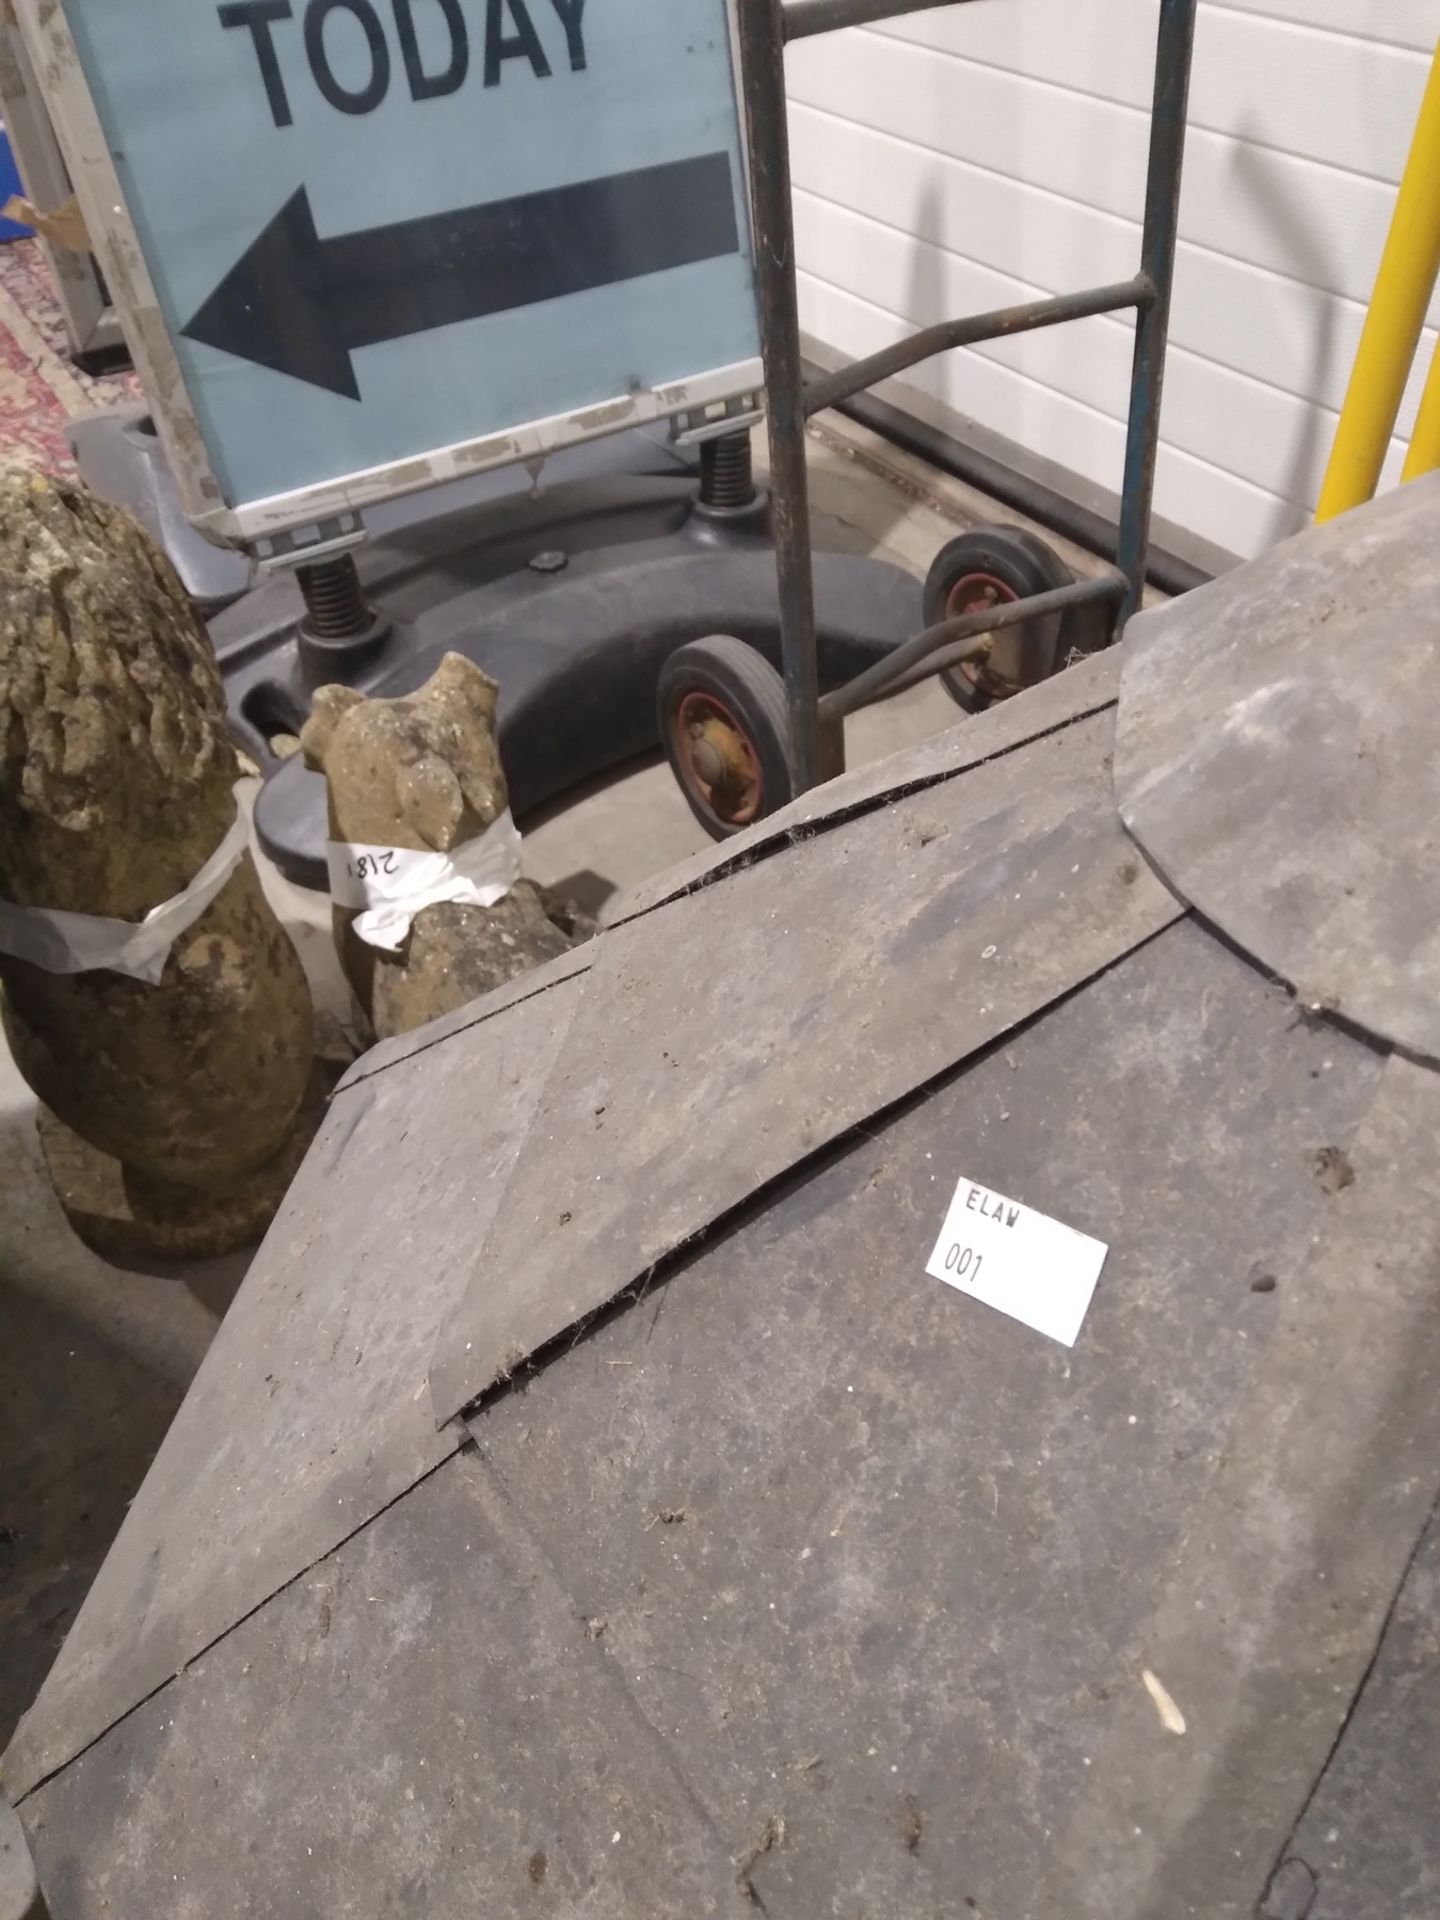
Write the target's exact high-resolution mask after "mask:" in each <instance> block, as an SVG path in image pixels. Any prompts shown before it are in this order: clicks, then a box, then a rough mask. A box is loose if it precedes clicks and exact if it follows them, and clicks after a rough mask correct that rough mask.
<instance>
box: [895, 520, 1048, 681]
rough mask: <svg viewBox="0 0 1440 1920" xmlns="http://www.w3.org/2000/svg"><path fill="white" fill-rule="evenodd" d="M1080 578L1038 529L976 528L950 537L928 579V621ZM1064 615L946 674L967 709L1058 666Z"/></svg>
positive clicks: (1010, 635)
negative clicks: (954, 537) (986, 656)
mask: <svg viewBox="0 0 1440 1920" xmlns="http://www.w3.org/2000/svg"><path fill="white" fill-rule="evenodd" d="M1074 578H1075V576H1074V574H1073V573H1071V571H1070V569H1069V567H1067V566H1066V564H1065V562H1064V561H1063V560H1062V559H1061V558H1060V556H1059V555H1058V554H1057V553H1053V552H1052V551H1051V549H1050V548H1049V547H1048V546H1046V544H1045V542H1044V541H1043V540H1042V539H1041V538H1040V536H1039V535H1038V534H1035V533H1031V532H1029V531H1028V530H1027V529H1026V528H1025V527H977V528H975V529H974V531H973V532H971V533H962V534H960V535H959V536H958V537H957V538H956V539H954V540H947V541H946V543H945V545H944V546H943V547H942V548H941V549H940V551H939V553H937V554H936V556H935V560H934V563H933V565H932V566H931V568H930V571H929V573H928V574H927V575H926V578H925V599H924V607H925V624H926V626H927V627H933V626H938V625H939V623H940V622H941V621H942V620H953V619H955V618H956V617H957V616H958V615H960V614H962V613H978V612H980V611H982V610H983V609H984V608H986V607H998V606H1003V605H1005V604H1007V603H1008V602H1010V601H1012V600H1026V599H1029V597H1030V596H1031V595H1032V594H1036V593H1050V592H1052V591H1053V590H1054V589H1055V588H1056V587H1068V586H1069V585H1070V584H1071V582H1072V581H1073V580H1074ZM1063 624H1064V615H1063V614H1058V613H1052V614H1048V615H1046V616H1045V617H1043V618H1042V619H1039V620H1027V621H1025V622H1024V624H1023V625H1022V626H1018V627H1006V628H1003V629H1002V630H1001V631H1000V632H999V633H998V634H996V636H995V644H994V647H993V648H992V650H991V653H990V657H989V659H988V660H984V661H975V660H966V661H963V662H962V663H961V664H960V665H959V666H958V667H948V668H947V669H946V670H945V672H944V673H942V674H941V675H940V681H941V684H942V685H943V686H944V688H945V691H946V692H947V693H948V694H949V695H950V697H951V699H952V700H956V701H958V702H959V704H960V705H961V706H962V707H964V708H965V710H966V711H967V712H968V713H976V712H978V711H979V710H980V709H981V708H982V707H988V706H989V705H990V703H991V701H992V700H1004V699H1006V698H1007V697H1008V696H1009V695H1010V694H1012V693H1019V691H1020V689H1021V688H1022V687H1031V686H1034V684H1035V682H1036V681H1037V680H1044V679H1047V678H1048V677H1049V676H1050V675H1051V674H1052V673H1054V672H1056V671H1057V670H1058V668H1059V666H1060V664H1061V662H1062V660H1063V658H1064V655H1063V654H1062V652H1061V649H1060V634H1061V628H1062V626H1063Z"/></svg>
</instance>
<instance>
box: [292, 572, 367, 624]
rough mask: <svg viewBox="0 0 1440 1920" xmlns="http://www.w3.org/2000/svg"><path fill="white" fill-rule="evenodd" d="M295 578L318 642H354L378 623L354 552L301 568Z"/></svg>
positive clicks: (306, 616) (306, 618) (306, 615)
mask: <svg viewBox="0 0 1440 1920" xmlns="http://www.w3.org/2000/svg"><path fill="white" fill-rule="evenodd" d="M295 578H296V579H297V580H298V581H299V583H300V591H301V593H302V594H303V595H304V596H305V625H306V628H307V630H308V631H309V632H310V633H312V634H313V635H314V636H315V638H316V639H317V640H350V639H354V638H355V637H356V636H357V635H359V634H362V633H365V632H366V631H367V630H368V629H369V628H370V627H371V626H372V625H373V624H374V619H375V615H374V611H373V609H372V608H371V606H370V603H369V601H368V600H367V599H366V598H365V589H364V588H363V587H362V586H361V584H360V573H359V570H358V568H357V567H356V565H355V556H354V554H353V553H340V554H337V555H336V556H335V558H334V559H333V560H315V561H312V562H311V563H310V564H309V565H308V566H303V567H297V568H296V569H295Z"/></svg>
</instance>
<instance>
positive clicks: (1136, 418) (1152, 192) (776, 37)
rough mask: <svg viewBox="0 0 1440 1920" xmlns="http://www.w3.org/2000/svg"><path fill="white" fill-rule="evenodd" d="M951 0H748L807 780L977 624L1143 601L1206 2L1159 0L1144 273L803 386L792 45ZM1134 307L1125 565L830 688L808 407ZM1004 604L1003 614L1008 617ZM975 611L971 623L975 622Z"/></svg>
mask: <svg viewBox="0 0 1440 1920" xmlns="http://www.w3.org/2000/svg"><path fill="white" fill-rule="evenodd" d="M943 3H944V0H789V4H788V5H782V4H781V0H737V15H738V37H739V45H740V60H741V67H742V72H743V77H744V86H743V92H744V96H745V117H746V123H747V127H748V131H749V143H750V191H751V200H752V206H753V212H754V224H755V257H756V268H757V278H758V282H759V297H760V318H761V328H762V332H763V336H764V345H765V397H766V407H767V411H768V416H769V436H770V484H771V500H772V508H773V516H774V537H775V564H776V574H777V584H778V590H779V608H780V655H781V665H782V668H783V670H784V676H785V701H786V713H787V719H788V723H789V732H790V747H791V753H792V756H793V760H794V768H793V771H794V776H795V782H796V789H797V791H800V792H803V791H804V790H805V789H806V788H807V787H812V786H814V785H815V784H816V783H817V782H818V781H820V780H826V779H830V778H831V777H833V775H835V774H836V773H839V772H840V771H842V769H843V767H844V741H843V734H842V730H841V721H842V718H843V716H844V714H846V713H848V712H852V711H853V710H854V708H855V707H857V706H860V705H863V704H864V703H865V701H866V700H868V699H874V698H875V697H876V696H877V695H878V694H879V693H880V692H881V691H884V690H886V689H888V688H890V687H892V686H893V685H895V684H896V683H897V682H898V681H900V680H901V679H902V678H904V677H906V676H911V677H914V676H916V675H917V673H918V668H919V665H920V663H921V662H928V664H929V666H930V667H931V668H932V669H936V670H938V668H939V666H941V665H942V664H944V665H949V664H953V650H954V648H955V647H956V645H957V644H958V643H967V646H966V647H965V648H963V649H962V650H967V651H968V642H969V640H970V638H971V636H973V635H974V634H975V633H976V632H977V631H979V630H980V627H981V626H982V625H983V629H984V630H985V631H986V632H993V631H994V630H995V629H996V628H998V627H999V626H1001V625H1012V624H1014V623H1015V622H1016V621H1019V620H1023V619H1025V618H1030V617H1036V616H1039V615H1041V614H1042V613H1045V612H1052V611H1057V610H1059V608H1060V607H1061V606H1062V605H1063V606H1067V607H1068V606H1071V605H1075V604H1079V603H1081V602H1084V601H1090V600H1104V599H1112V600H1114V601H1115V602H1116V616H1115V624H1114V629H1113V634H1112V638H1113V637H1116V636H1118V634H1119V633H1120V632H1121V630H1122V629H1123V627H1124V624H1125V622H1126V620H1127V619H1128V618H1129V617H1130V615H1131V614H1132V613H1133V612H1134V611H1135V609H1136V608H1137V607H1138V606H1139V604H1140V597H1141V594H1142V593H1143V591H1144V585H1145V561H1146V553H1147V549H1148V546H1149V539H1150V513H1151V503H1152V500H1153V496H1154V489H1155V462H1156V455H1157V452H1158V448H1159V440H1160V400H1161V386H1162V380H1163V374H1164V366H1165V349H1166V344H1167V340H1168V335H1169V328H1170V294H1171V287H1172V285H1173V281H1174V272H1175V244H1176V235H1177V226H1178V211H1179V201H1180V175H1181V165H1182V162H1183V158H1184V144H1185V114H1186V103H1187V100H1188V97H1189V90H1190V56H1191V50H1192V47H1193V44H1194V36H1195V12H1196V5H1197V0H1161V4H1160V25H1159V34H1158V38H1157V42H1156V57H1155V91H1154V106H1153V114H1152V119H1151V126H1150V154H1149V166H1148V171H1147V176H1146V184H1145V215H1144V227H1143V232H1142V237H1141V247H1140V271H1139V273H1138V274H1137V275H1136V276H1135V278H1134V279H1133V280H1128V281H1123V282H1120V283H1119V284H1117V285H1115V286H1111V287H1102V288H1098V289H1094V290H1090V291H1086V292H1081V293H1075V294H1062V295H1059V296H1057V297H1055V298H1053V299H1048V300H1037V301H1032V302H1030V303H1028V304H1026V305H1024V306H1019V307H1009V308H1004V309H1001V310H999V311H997V312H995V313H989V314H982V315H977V316H975V317H973V318H969V319H961V320H955V321H947V322H944V323H942V324H941V325H939V326H935V327H928V328H925V329H923V330H922V331H921V332H918V333H916V334H913V335H912V336H911V337H910V338H909V339H907V340H903V341H901V342H900V343H899V344H898V345H896V346H894V347H889V348H886V349H884V350H883V351H882V352H880V353H876V354H871V355H869V356H868V357H867V358H865V359H863V360H857V361H855V362H854V363H853V364H852V365H850V366H848V367H842V368H840V369H838V370H837V371H836V372H835V373H832V374H827V375H825V376H824V377H823V378H822V379H820V380H818V381H816V382H814V383H812V385H811V387H810V389H809V391H808V392H806V391H805V389H804V385H803V370H802V365H801V355H800V317H799V308H798V300H797V293H796V281H795V229H794V220H793V217H792V213H791V203H790V140H789V125H788V121H787V118H786V97H785V65H784V50H785V43H786V41H787V40H799V39H805V38H808V37H809V36H810V35H811V34H815V33H829V32H833V31H834V30H835V29H837V28H840V27H848V26H861V25H865V24H867V23H871V22H874V21H879V20H885V19H890V18H893V17H895V16H898V15H900V14H907V13H916V12H919V11H921V10H922V9H925V8H928V7H930V6H933V5H940V4H943ZM1132 307H1133V308H1134V310H1135V314H1136V326H1135V355H1134V363H1133V369H1132V376H1131V388H1130V407H1129V417H1128V423H1127V428H1126V447H1125V477H1124V482H1123V487H1122V493H1121V508H1120V528H1119V540H1118V548H1117V558H1118V560H1119V572H1118V574H1113V575H1106V576H1103V577H1102V578H1101V579H1099V580H1097V581H1087V582H1077V583H1076V587H1077V589H1080V590H1078V591H1075V592H1073V593H1072V591H1071V590H1070V589H1068V588H1067V589H1064V590H1062V592H1063V600H1062V598H1061V596H1059V595H1056V594H1045V595H1040V596H1038V597H1036V598H1032V599H1030V600H1025V601H1019V602H1016V603H1015V607H1014V608H1013V609H1011V608H1007V609H1003V610H998V609H997V610H992V611H990V612H987V613H985V614H983V615H965V616H962V617H960V618H959V619H956V620H953V621H946V622H944V623H943V625H942V626H941V627H937V628H931V629H930V630H929V631H928V632H927V633H923V634H917V635H916V636H915V638H914V639H913V640H911V641H908V642H907V643H906V644H905V645H904V646H902V647H900V648H897V649H896V651H895V652H894V653H893V654H891V655H889V656H888V657H887V658H886V659H885V660H883V661H881V662H878V663H877V664H876V665H875V666H873V667H871V668H869V669H868V670H867V671H866V672H865V673H864V674H861V675H860V676H859V678H858V679H856V680H855V681H852V682H851V683H850V685H848V686H846V687H842V688H838V689H836V691H835V692H834V693H832V694H830V695H828V696H827V697H826V699H825V700H823V701H822V700H821V698H820V681H819V658H818V651H817V646H816V635H815V601H814V590H813V585H812V580H811V566H810V507H809V489H808V484H807V477H806V471H805V421H806V418H807V416H808V415H809V414H811V413H814V412H816V411H818V410H819V409H820V408H822V407H824V406H828V405H831V404H833V403H834V402H835V401H836V400H839V399H844V398H848V397H849V396H850V395H852V394H854V393H856V392H858V391H859V390H860V389H861V388H862V387H866V386H870V385H872V384H873V383H874V382H876V381H878V380H884V379H887V378H889V377H890V376H891V375H893V374H895V373H899V372H902V371H904V369H905V368H907V367H911V366H914V365H915V364H916V363H917V362H918V361H920V360H924V359H928V358H930V357H931V356H932V355H933V354H936V353H944V352H948V351H949V350H950V349H951V348H953V347H959V346H976V345H978V344H980V343H981V342H982V341H985V340H994V339H1001V338H1005V337H1008V336H1010V335H1013V334H1018V333H1026V332H1030V331H1033V330H1034V329H1035V328H1037V327H1048V326H1056V325H1059V324H1060V323H1062V322H1063V321H1066V320H1074V319H1080V318H1083V317H1085V316H1087V315H1090V314H1096V313H1114V312H1120V311H1122V310H1124V309H1126V308H1132ZM1001 611H1003V612H1004V615H1005V617H1004V619H1003V620H1002V619H1001V618H1000V617H999V614H1000V612H1001ZM972 622H973V623H975V624H971V623H972Z"/></svg>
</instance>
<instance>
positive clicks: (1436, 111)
mask: <svg viewBox="0 0 1440 1920" xmlns="http://www.w3.org/2000/svg"><path fill="white" fill-rule="evenodd" d="M1437 271H1440V47H1437V49H1436V54H1435V59H1434V60H1433V61H1432V62H1431V65H1430V78H1429V80H1428V81H1427V82H1426V86H1425V98H1424V99H1423V100H1422V101H1421V103H1420V118H1419V119H1418V120H1417V121H1416V123H1415V138H1414V139H1413V140H1412V141H1411V143H1410V157H1409V159H1408V160H1407V161H1406V162H1405V172H1404V175H1403V177H1402V178H1401V181H1400V192H1399V195H1398V196H1397V198H1396V201H1395V213H1394V217H1393V218H1392V220H1391V222H1390V233H1389V237H1388V238H1387V240H1386V242H1385V251H1384V253H1383V255H1382V256H1381V259H1380V271H1379V272H1378V273H1377V274H1376V276H1375V291H1374V293H1373V294H1372V295H1371V299H1370V311H1369V312H1368V313H1367V314H1366V316H1365V327H1364V331H1363V332H1362V333H1361V335H1360V350H1359V352H1358V353H1357V354H1356V356H1355V366H1354V369H1353V371H1352V372H1351V375H1350V386H1349V389H1348V391H1347V392H1346V395H1345V405H1344V407H1343V408H1342V409H1341V413H1340V424H1339V426H1338V427H1337V428H1336V430H1335V444H1334V446H1333V447H1332V448H1331V450H1330V464H1329V466H1328V467H1327V468H1326V470H1325V484H1324V486H1323V487H1322V488H1321V489H1320V504H1319V506H1318V507H1317V508H1316V510H1315V518H1316V519H1317V520H1333V519H1334V517H1335V515H1336V514H1337V513H1344V512H1345V511H1346V509H1347V508H1349V507H1358V506H1359V505H1360V503H1361V502H1362V501H1363V500H1368V499H1370V497H1371V496H1372V494H1373V493H1374V491H1375V487H1376V484H1377V482H1378V481H1379V478H1380V468H1381V465H1382V463H1383V461H1384V459H1385V449H1386V447H1387V446H1388V445H1389V442H1390V435H1391V434H1392V433H1393V432H1394V430H1395V417H1396V415H1397V414H1398V413H1399V411H1400V399H1401V395H1402V394H1403V393H1404V391H1405V382H1406V380H1407V379H1408V378H1409V374H1410V364H1411V362H1412V361H1413V360H1414V358H1415V348H1416V346H1417V344H1418V343H1419V339H1420V329H1421V327H1422V326H1423V325H1424V324H1425V309H1426V308H1427V307H1428V306H1429V304H1430V295H1431V293H1432V292H1433V291H1434V287H1435V276H1436V272H1437ZM1432 384H1434V381H1433V377H1432ZM1434 405H1435V408H1436V410H1440V394H1437V395H1436V396H1435V402H1434ZM1437 432H1440V429H1437Z"/></svg>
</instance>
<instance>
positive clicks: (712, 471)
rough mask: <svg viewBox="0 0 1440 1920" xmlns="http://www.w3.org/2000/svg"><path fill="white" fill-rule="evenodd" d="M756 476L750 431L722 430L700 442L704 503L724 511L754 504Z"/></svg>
mask: <svg viewBox="0 0 1440 1920" xmlns="http://www.w3.org/2000/svg"><path fill="white" fill-rule="evenodd" d="M754 499H755V478H754V468H753V462H752V459H751V454H750V435H749V433H748V432H747V433H722V434H721V435H720V436H719V438H718V439H715V440H702V441H701V443H700V505H701V506H702V507H715V508H717V509H719V510H720V511H722V512H723V511H725V510H727V509H735V508H739V507H748V506H750V505H751V504H752V503H753V501H754Z"/></svg>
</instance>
